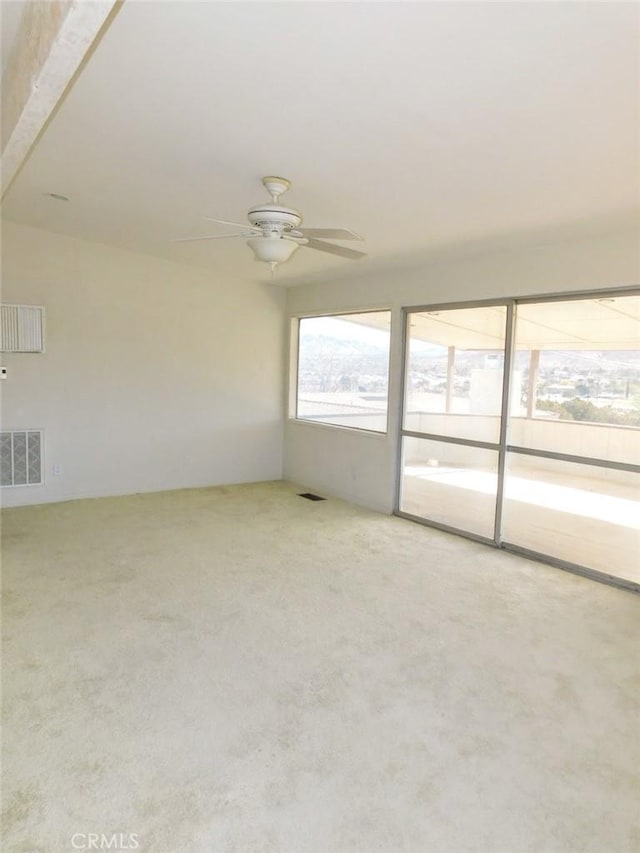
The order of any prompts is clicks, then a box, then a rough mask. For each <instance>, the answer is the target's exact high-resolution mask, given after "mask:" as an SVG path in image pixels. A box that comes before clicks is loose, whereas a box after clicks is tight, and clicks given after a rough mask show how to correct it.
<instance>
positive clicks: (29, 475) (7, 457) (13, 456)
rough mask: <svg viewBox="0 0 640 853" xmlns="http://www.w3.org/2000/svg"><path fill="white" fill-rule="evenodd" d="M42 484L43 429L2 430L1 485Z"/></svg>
mask: <svg viewBox="0 0 640 853" xmlns="http://www.w3.org/2000/svg"><path fill="white" fill-rule="evenodd" d="M40 485H42V431H41V430H39V429H23V430H12V431H11V432H0V486H40Z"/></svg>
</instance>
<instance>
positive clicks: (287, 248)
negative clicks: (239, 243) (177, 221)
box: [174, 175, 365, 273]
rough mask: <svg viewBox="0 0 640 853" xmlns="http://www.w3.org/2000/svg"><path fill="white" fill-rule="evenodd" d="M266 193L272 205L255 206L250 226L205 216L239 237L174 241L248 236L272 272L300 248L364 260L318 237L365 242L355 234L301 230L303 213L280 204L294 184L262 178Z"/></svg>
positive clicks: (360, 254)
mask: <svg viewBox="0 0 640 853" xmlns="http://www.w3.org/2000/svg"><path fill="white" fill-rule="evenodd" d="M262 183H263V184H264V186H265V188H266V189H267V192H268V193H269V195H270V196H271V201H270V202H265V203H264V204H256V205H254V206H253V207H250V208H249V210H248V212H247V219H248V220H249V223H250V224H249V225H248V226H247V225H243V224H242V223H241V222H232V221H230V220H228V219H215V218H213V217H211V216H205V217H204V219H207V220H209V221H210V222H218V223H220V224H222V225H233V226H235V227H236V228H239V229H240V230H239V231H238V233H237V234H212V235H209V236H207V237H183V238H181V239H179V240H176V241H174V242H177V243H188V242H192V241H196V240H218V239H223V238H225V237H248V238H249V239H248V240H247V245H248V246H249V248H250V249H251V250H252V251H253V254H254V256H255V259H256V261H262V262H264V263H267V264H269V266H270V267H271V272H272V273H273V271H274V270H275V268H276V267H277V266H278V264H284V263H286V262H287V261H288V260H289V258H290V257H291V256H292V255H293V253H294V252H295V251H296V249H298V248H299V247H300V246H306V247H307V248H309V249H316V250H318V251H320V252H327V253H329V254H331V255H338V256H339V257H342V258H349V259H350V260H358V259H359V258H364V257H365V253H364V252H357V251H355V250H354V249H346V248H344V247H343V246H337V245H336V244H335V243H327V242H325V241H324V240H318V239H317V238H318V237H331V238H333V239H334V240H362V237H361V236H360V235H359V234H356V232H355V231H350V230H348V229H345V228H301V227H300V226H301V225H302V214H301V213H300V211H298V210H294V209H293V208H292V207H284V205H281V204H280V196H281V195H282V193H284V192H286V191H287V190H288V189H289V187H290V186H291V181H288V180H287V179H286V178H278V177H275V176H273V175H267V176H266V177H265V178H263V179H262Z"/></svg>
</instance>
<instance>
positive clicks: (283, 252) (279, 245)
mask: <svg viewBox="0 0 640 853" xmlns="http://www.w3.org/2000/svg"><path fill="white" fill-rule="evenodd" d="M299 245H300V244H299V243H298V242H297V241H296V240H291V239H288V238H287V237H280V236H278V235H277V234H274V235H273V236H272V237H249V239H248V240H247V246H249V248H250V249H252V250H253V254H254V255H255V259H256V261H264V262H265V263H267V264H269V266H270V267H271V270H272V271H273V270H274V269H275V268H276V266H277V265H278V264H285V263H286V262H287V261H288V260H289V258H290V257H291V255H293V253H294V252H295V250H296V249H297V248H298V246H299Z"/></svg>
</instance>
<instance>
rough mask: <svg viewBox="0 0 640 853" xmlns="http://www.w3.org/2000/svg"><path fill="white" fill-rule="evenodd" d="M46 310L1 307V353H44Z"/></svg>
mask: <svg viewBox="0 0 640 853" xmlns="http://www.w3.org/2000/svg"><path fill="white" fill-rule="evenodd" d="M43 350H44V308H42V307H41V306H38V305H0V351H2V352H43Z"/></svg>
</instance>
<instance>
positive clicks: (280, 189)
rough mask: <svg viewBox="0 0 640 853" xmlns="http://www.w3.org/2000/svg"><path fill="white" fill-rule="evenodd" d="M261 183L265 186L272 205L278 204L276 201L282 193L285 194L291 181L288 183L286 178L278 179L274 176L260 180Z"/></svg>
mask: <svg viewBox="0 0 640 853" xmlns="http://www.w3.org/2000/svg"><path fill="white" fill-rule="evenodd" d="M262 183H263V184H264V185H265V187H266V189H267V192H268V193H269V195H270V196H271V201H272V202H273V203H274V204H277V203H278V199H279V198H280V196H281V195H282V193H286V191H287V190H288V189H289V187H290V186H291V181H288V180H287V179H286V178H278V177H276V176H274V175H267V176H266V177H264V178H263V179H262Z"/></svg>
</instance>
